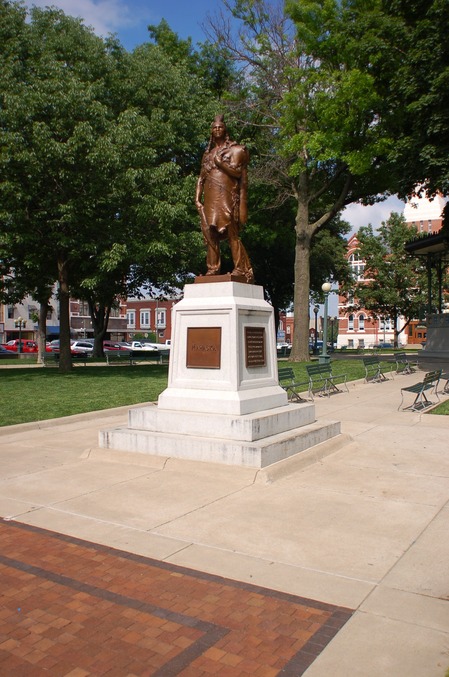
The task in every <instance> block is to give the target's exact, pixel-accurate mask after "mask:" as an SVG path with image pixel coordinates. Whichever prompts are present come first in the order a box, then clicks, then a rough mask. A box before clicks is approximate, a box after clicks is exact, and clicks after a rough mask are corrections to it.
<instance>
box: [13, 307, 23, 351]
mask: <svg viewBox="0 0 449 677" xmlns="http://www.w3.org/2000/svg"><path fill="white" fill-rule="evenodd" d="M14 324H15V325H16V327H18V328H19V345H18V346H17V352H18V353H21V352H22V327H24V326H25V320H24V319H23V317H20V315H19V317H18V318H17V320H16V321H15V322H14Z"/></svg>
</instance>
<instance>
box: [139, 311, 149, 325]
mask: <svg viewBox="0 0 449 677" xmlns="http://www.w3.org/2000/svg"><path fill="white" fill-rule="evenodd" d="M140 326H141V328H142V329H143V328H145V329H149V328H150V311H149V310H141V311H140Z"/></svg>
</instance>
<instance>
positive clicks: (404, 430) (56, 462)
mask: <svg viewBox="0 0 449 677" xmlns="http://www.w3.org/2000/svg"><path fill="white" fill-rule="evenodd" d="M418 380H419V374H418V375H417V374H412V375H409V376H403V375H401V376H396V377H395V378H394V380H391V381H388V382H385V383H380V384H364V383H362V382H360V381H358V382H355V383H350V384H349V390H350V392H349V393H346V392H345V393H341V394H337V395H333V396H331V397H330V398H318V399H317V400H316V401H315V404H316V416H317V418H318V419H332V420H339V421H341V423H342V436H341V437H340V439H339V440H338V441H330V442H328V443H325V444H324V445H320V447H316V448H314V449H313V450H311V451H310V452H307V453H306V454H304V455H302V456H299V457H298V458H296V459H292V460H289V461H287V462H284V463H283V464H278V465H277V466H276V467H271V468H269V469H268V470H262V471H256V470H254V469H246V468H235V467H227V466H226V467H224V466H219V465H215V464H209V463H195V462H189V461H180V460H176V459H164V458H157V457H144V456H142V457H140V456H139V457H136V456H137V455H131V457H130V455H129V454H126V453H125V452H123V453H122V452H113V451H109V450H102V449H99V448H98V447H97V438H98V431H99V430H100V429H102V428H110V427H111V426H115V425H117V426H118V425H123V424H125V423H126V412H127V408H122V409H120V410H110V411H106V412H96V413H94V414H87V415H82V416H75V417H70V418H68V419H60V420H55V421H51V422H43V423H42V424H40V425H39V424H25V425H23V426H11V427H10V428H0V515H2V516H3V517H4V518H5V519H6V521H2V522H0V525H2V534H3V529H4V528H6V531H8V529H13V528H16V527H15V526H14V525H16V524H17V523H20V524H23V525H31V526H32V527H33V528H34V527H37V528H38V530H37V531H36V530H31V531H27V529H26V528H25V530H23V529H22V528H21V529H20V534H22V536H21V538H23V539H28V540H27V546H26V548H25V546H24V549H23V553H25V551H26V552H28V555H27V556H28V557H29V558H30V555H29V553H30V552H32V549H31V548H32V542H33V543H34V541H33V540H32V539H37V540H39V539H41V540H39V543H40V548H41V552H42V549H43V548H44V545H43V541H42V539H44V538H47V536H48V535H47V534H46V533H45V532H42V531H40V530H42V529H45V530H49V531H50V532H56V533H57V534H65V535H67V536H69V537H70V538H71V539H72V541H71V545H72V547H74V548H82V552H83V553H84V552H85V550H86V547H87V545H86V544H85V543H84V544H83V542H82V541H87V542H90V543H94V544H98V547H100V546H109V547H113V548H117V549H119V550H122V551H125V552H126V553H133V554H134V555H135V556H137V559H138V558H139V557H141V558H142V557H143V558H152V559H153V560H157V561H158V562H159V563H161V562H162V563H163V565H164V567H166V568H167V570H168V571H169V572H171V578H170V580H172V579H173V576H183V575H184V573H183V571H184V570H183V569H179V567H188V568H190V569H192V570H193V572H192V576H194V577H196V578H195V580H196V579H197V578H198V577H199V578H201V576H204V574H208V575H209V574H212V575H214V576H219V577H222V578H221V579H215V578H213V577H212V578H210V577H209V578H207V577H206V579H207V580H208V581H209V582H210V583H211V585H212V584H213V585H221V584H222V585H223V586H224V587H226V590H227V591H229V589H230V587H233V586H234V588H235V589H238V590H245V594H248V595H249V599H250V600H252V601H250V602H248V603H249V604H250V605H251V604H252V605H253V606H252V608H253V609H254V612H253V613H254V614H257V613H259V612H258V611H257V609H258V608H259V607H258V605H259V604H260V607H261V609H265V611H266V610H267V609H268V608H271V607H270V605H271V604H274V601H273V600H271V601H270V598H272V597H275V598H276V599H281V597H282V595H281V597H279V595H280V594H281V593H287V597H285V599H284V597H282V599H283V600H284V601H285V602H286V603H287V602H288V603H289V604H290V603H291V604H293V603H294V602H295V600H296V602H298V600H299V601H301V602H302V603H304V604H305V607H307V603H308V601H310V600H315V601H316V603H317V604H316V605H315V606H316V608H318V607H319V608H320V609H321V611H323V610H325V612H326V613H329V614H331V615H332V614H334V618H337V617H338V618H340V624H339V625H338V623H337V622H336V621H335V630H334V634H335V632H336V633H337V634H336V635H335V637H333V638H332V633H331V634H329V636H328V638H327V640H326V641H323V643H322V644H321V645H319V643H318V642H315V644H316V646H315V647H313V646H312V645H313V642H311V641H310V640H308V641H309V643H308V644H307V645H306V650H305V651H304V652H303V653H302V654H301V659H300V658H298V656H299V654H295V656H296V657H295V659H294V660H293V658H292V654H291V653H290V654H289V656H287V653H288V652H287V653H285V652H286V649H285V647H284V649H282V650H281V649H279V651H278V652H277V649H276V642H275V641H274V636H275V635H274V634H271V635H267V637H269V636H270V637H272V640H271V642H272V644H271V645H270V643H268V645H267V642H268V640H267V639H266V640H265V642H263V644H264V646H260V643H261V641H260V638H259V639H258V640H257V633H256V634H255V639H253V640H252V641H253V642H254V645H253V647H252V649H254V647H255V646H256V643H257V642H259V646H258V652H259V653H258V656H259V659H258V660H259V661H261V660H262V659H261V658H260V657H261V655H264V656H265V665H266V671H265V672H262V669H259V668H257V669H256V668H254V672H253V675H254V676H255V675H263V674H265V675H269V676H270V677H271V676H274V675H276V674H282V675H289V674H290V675H295V676H296V675H301V674H305V675H307V677H327V676H328V675H332V677H348V676H349V675H350V676H351V677H379V675H388V676H392V677H434V676H435V677H444V675H445V672H446V670H447V669H448V668H449V566H448V562H449V539H448V527H449V444H448V432H449V417H446V416H430V415H427V414H421V413H411V412H403V411H401V412H398V411H397V407H398V405H399V403H400V400H401V397H400V388H401V386H403V385H411V384H412V383H414V382H416V381H418ZM409 397H412V396H411V394H409ZM445 397H446V396H441V399H442V400H444V399H445ZM431 399H433V398H431ZM212 424H213V422H212ZM17 533H18V532H17ZM16 537H17V538H18V536H17V534H16ZM74 539H82V540H80V541H76V540H74ZM10 540H11V544H12V545H11V547H13V544H14V542H15V539H14V538H11V539H10ZM37 540H36V543H37ZM50 540H51V539H50ZM3 542H4V541H3V536H2V543H3ZM51 543H53V545H54V547H55V548H56V545H55V543H54V539H53V541H51ZM52 547H53V546H52ZM58 547H62V546H60V545H58ZM95 547H97V546H92V547H91V549H92V548H95ZM21 552H22V551H21ZM92 552H94V553H97V554H96V555H95V557H94V559H95V560H96V559H97V557H98V556H99V555H98V553H99V552H102V551H101V548H100V550H98V551H97V550H92ZM108 552H109V553H113V551H108ZM0 553H1V554H2V555H4V552H3V546H2V550H0ZM58 553H59V550H58ZM72 553H73V551H72ZM10 557H11V561H12V559H13V558H12V555H10ZM57 557H58V558H59V557H61V558H64V557H65V555H64V556H63V555H62V554H58V555H57ZM111 557H112V555H111ZM15 558H16V559H15V560H14V561H16V560H17V561H19V559H20V558H19V559H18V555H15ZM23 558H24V559H23V561H24V562H25V560H26V557H25V554H23ZM55 558H56V555H55ZM20 561H21V562H22V560H20ZM50 561H51V558H48V562H50ZM58 561H59V560H58ZM114 561H115V560H114ZM133 561H134V560H133ZM136 561H137V560H136ZM138 561H139V562H141V563H142V562H143V560H142V561H141V560H140V559H138ZM1 563H2V560H1V558H0V564H1ZM31 564H32V562H31V561H29V560H26V563H25V564H23V565H22V564H20V565H19V564H17V565H16V570H17V571H19V570H20V571H23V572H26V571H29V570H30V569H29V567H30V566H31ZM33 564H34V565H35V567H37V568H39V567H41V569H39V571H41V570H43V569H45V570H46V568H45V567H43V565H42V563H41V562H40V561H39V559H36V561H34V562H33ZM150 564H151V560H150V561H149V564H148V565H149V566H150ZM154 565H155V566H159V565H156V564H154ZM71 566H72V569H73V571H74V572H76V566H74V565H73V563H72V564H71ZM114 566H115V565H114ZM160 566H162V564H160ZM27 567H28V568H27ZM111 567H112V564H111ZM82 571H87V569H86V568H84V569H81V572H82ZM106 571H107V569H106ZM201 572H204V574H202V573H201ZM60 573H61V572H60ZM37 574H38V572H37V570H36V575H37ZM23 575H25V574H23ZM54 575H56V574H54ZM58 575H59V574H58ZM87 575H88V574H86V576H87ZM71 576H75V573H72V574H71ZM80 576H82V574H81V573H80ZM102 576H103V574H102ZM130 576H131V574H130ZM206 579H205V580H206ZM52 580H53V579H52ZM61 580H62V579H61ZM70 580H72V578H71V579H70ZM98 580H100V578H99V579H98ZM233 581H236V582H238V583H233ZM97 584H98V581H97ZM130 584H131V581H130ZM236 586H241V587H240V588H238V587H237V588H236ZM252 586H256V587H252ZM234 588H233V589H234ZM261 588H266V589H268V590H266V591H261ZM90 590H91V589H90V588H89V590H87V588H86V591H85V592H84V594H86V595H87V594H88V593H89V591H90ZM256 593H257V595H259V594H260V595H261V597H260V599H259V598H257V599H258V600H259V601H257V603H256V601H255V600H254V599H253V598H252V597H251V595H253V594H254V595H256ZM89 594H90V593H89ZM109 594H112V593H109ZM114 594H116V596H117V594H118V593H114ZM136 594H137V593H136ZM195 595H196V593H195ZM276 595H277V597H276ZM288 595H290V596H292V597H288ZM240 596H242V599H243V592H241V593H239V594H238V596H237V598H236V597H235V596H234V597H233V600H234V601H233V602H232V604H234V605H235V604H238V603H240ZM206 597H207V599H208V604H209V606H211V607H212V606H213V605H214V600H216V599H218V598H219V595H218V592H217V590H215V592H214V593H213V594H212V593H211V592H210V591H209V592H208V593H207V595H206ZM267 600H268V601H267ZM115 602H117V599H115V598H114V599H112V598H111V601H110V603H111V604H112V603H115ZM296 602H295V603H296ZM242 603H243V601H242ZM70 604H73V600H72V601H71V602H68V605H69V606H70ZM313 604H314V603H313V602H311V603H310V604H309V607H310V606H313ZM326 605H329V606H326ZM305 607H304V608H305ZM309 607H308V608H309ZM340 607H342V608H343V609H342V610H341V611H339V610H338V609H339V608H340ZM204 608H205V607H203V609H204ZM295 608H296V607H295ZM314 608H315V607H314ZM348 610H349V612H348ZM212 611H213V610H212V608H210V609H209V612H210V613H212ZM321 611H320V613H321ZM351 611H354V613H352V614H351ZM260 613H264V611H262V610H261V611H260ZM285 613H287V612H285ZM289 613H290V612H289ZM291 613H293V612H291ZM317 613H318V612H317ZM339 614H340V615H339ZM343 617H344V621H343V620H341V619H343ZM201 618H203V619H204V615H203V616H201ZM214 618H215V617H214ZM242 618H243V616H242ZM0 619H1V615H0ZM215 622H216V623H217V622H218V621H215ZM315 622H316V629H317V632H318V631H319V629H320V628H322V626H321V625H320V624H322V623H324V624H325V623H326V621H325V620H324V619H321V620H319V619H318V618H316V619H315ZM264 623H265V622H264ZM264 623H262V626H263V627H265V625H264ZM337 626H338V627H337ZM220 627H221V626H220ZM226 627H227V626H226ZM245 627H246V626H245ZM270 627H271V626H270ZM273 628H276V623H274V626H273ZM273 628H272V630H270V632H272V633H274V629H273ZM340 628H341V629H340ZM277 631H280V630H279V628H278V630H277ZM142 632H143V631H142ZM285 632H287V631H285ZM289 632H291V630H290V631H289ZM284 635H285V633H284ZM0 637H1V631H0ZM329 640H330V641H329ZM217 641H218V640H217ZM220 641H221V642H224V641H225V639H223V638H222V639H221V640H220ZM298 641H299V640H298ZM304 641H306V640H304ZM328 642H329V643H328ZM19 644H20V643H19ZM6 646H7V647H8V646H10V645H9V644H7V645H6ZM11 646H12V645H11ZM217 646H218V645H215V646H214V647H212V645H211V646H210V647H209V648H208V649H207V651H208V653H207V656H208V657H209V658H210V657H211V656H214V660H215V661H216V664H215V666H216V668H217V666H218V669H215V674H220V675H224V676H226V677H228V676H230V675H232V676H234V675H239V674H245V675H246V674H251V673H250V672H245V671H244V670H243V667H242V666H243V665H246V664H247V663H245V661H246V662H248V661H249V658H248V656H246V655H245V657H244V658H241V657H240V658H239V659H238V660H237V658H235V659H232V660H234V664H232V660H231V658H230V657H231V656H238V652H237V650H235V651H230V650H227V651H225V650H224V649H219V648H217ZM227 646H228V648H229V642H228V645H227ZM2 650H6V649H5V646H4V645H2V643H1V640H0V655H1V651H2ZM295 650H296V649H295ZM220 651H221V653H220ZM245 651H247V652H248V642H246V648H245ZM254 651H255V649H254ZM282 651H284V653H285V655H286V656H287V658H285V661H287V662H284V665H285V666H286V668H285V669H284V671H282V672H281V671H280V670H281V669H282V668H280V667H279V666H281V665H282V662H281V657H280V656H281V653H282ZM291 651H293V649H291ZM214 652H215V653H214ZM217 652H218V653H217ZM279 652H281V653H279ZM270 654H271V655H275V657H276V658H277V660H278V662H277V663H274V662H272V663H273V664H272V665H271V666H270V665H268V662H267V661H268V660H269V659H268V656H269V655H270ZM282 655H284V654H282ZM307 655H309V656H310V657H311V658H310V660H309V663H310V661H312V660H313V662H312V664H311V665H310V667H308V668H307ZM11 656H12V658H14V656H15V654H14V653H12V654H11ZM12 658H11V659H10V660H12ZM203 658H204V656H203ZM287 659H288V660H287ZM195 660H198V658H196V659H195ZM210 660H212V658H210ZM254 660H256V659H255V658H254ZM301 660H302V661H303V662H302V663H301ZM226 661H227V662H226ZM239 661H240V662H239ZM295 661H296V664H295ZM0 665H1V663H0ZM6 665H7V666H8V665H13V664H12V663H8V662H6ZM167 665H169V664H168V663H167ZM193 665H194V664H193V663H192V665H191V667H190V668H189V667H188V666H187V664H183V667H182V670H181V668H180V667H179V666H178V668H179V669H178V668H174V671H173V670H172V671H171V672H170V669H172V668H170V669H169V668H168V667H166V668H164V666H162V667H161V668H159V669H160V672H157V671H156V668H155V671H153V672H148V673H146V672H145V674H161V675H163V677H168V675H170V674H182V675H195V677H197V676H198V675H199V674H208V670H207V669H206V668H204V673H203V672H200V671H199V669H198V668H197V669H196V670H195V669H194V667H193ZM239 665H240V667H239ZM223 666H224V667H223ZM259 666H260V663H259ZM276 666H278V667H276ZM116 667H117V666H116ZM128 668H129V666H127V667H126V670H127V671H125V667H123V668H122V670H123V671H122V672H120V670H118V671H117V670H116V671H115V672H114V671H113V666H112V667H111V670H112V671H111V672H110V673H109V672H107V673H106V672H104V673H101V674H108V675H109V674H111V675H112V674H117V675H121V674H122V675H126V674H131V671H130V669H128ZM211 669H212V668H210V669H209V674H210V670H211ZM176 670H178V672H177V671H176ZM220 670H221V671H220ZM248 670H249V668H248ZM0 672H1V670H0ZM5 674H7V673H5ZM17 674H20V673H17ZM23 674H27V673H26V672H24V673H23ZM28 674H31V673H28ZM32 674H33V676H34V674H36V675H37V674H40V673H38V672H36V673H34V672H33V673H32ZM42 674H44V673H42ZM48 674H52V673H51V671H50V673H48ZM53 674H57V675H58V676H59V674H70V671H68V672H66V673H54V672H53ZM89 674H92V675H95V674H100V672H95V671H92V670H91V671H89V669H87V668H85V671H84V672H82V671H81V672H77V673H76V675H77V676H78V675H79V676H82V675H89ZM136 674H139V675H140V674H144V673H143V672H141V673H139V672H137V673H136ZM73 675H75V672H74V673H73Z"/></svg>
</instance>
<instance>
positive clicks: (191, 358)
mask: <svg viewBox="0 0 449 677" xmlns="http://www.w3.org/2000/svg"><path fill="white" fill-rule="evenodd" d="M220 365H221V327H188V328H187V365H186V366H187V367H191V368H192V369H220Z"/></svg>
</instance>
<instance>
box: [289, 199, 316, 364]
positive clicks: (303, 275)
mask: <svg viewBox="0 0 449 677" xmlns="http://www.w3.org/2000/svg"><path fill="white" fill-rule="evenodd" d="M310 241H311V235H310V233H309V208H308V204H307V199H306V191H305V190H304V192H302V193H301V194H300V196H299V200H298V211H297V213H296V247H295V291H294V300H293V304H294V313H295V318H294V331H293V346H292V352H291V355H290V359H291V360H292V361H294V362H304V361H307V360H309V292H310Z"/></svg>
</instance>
